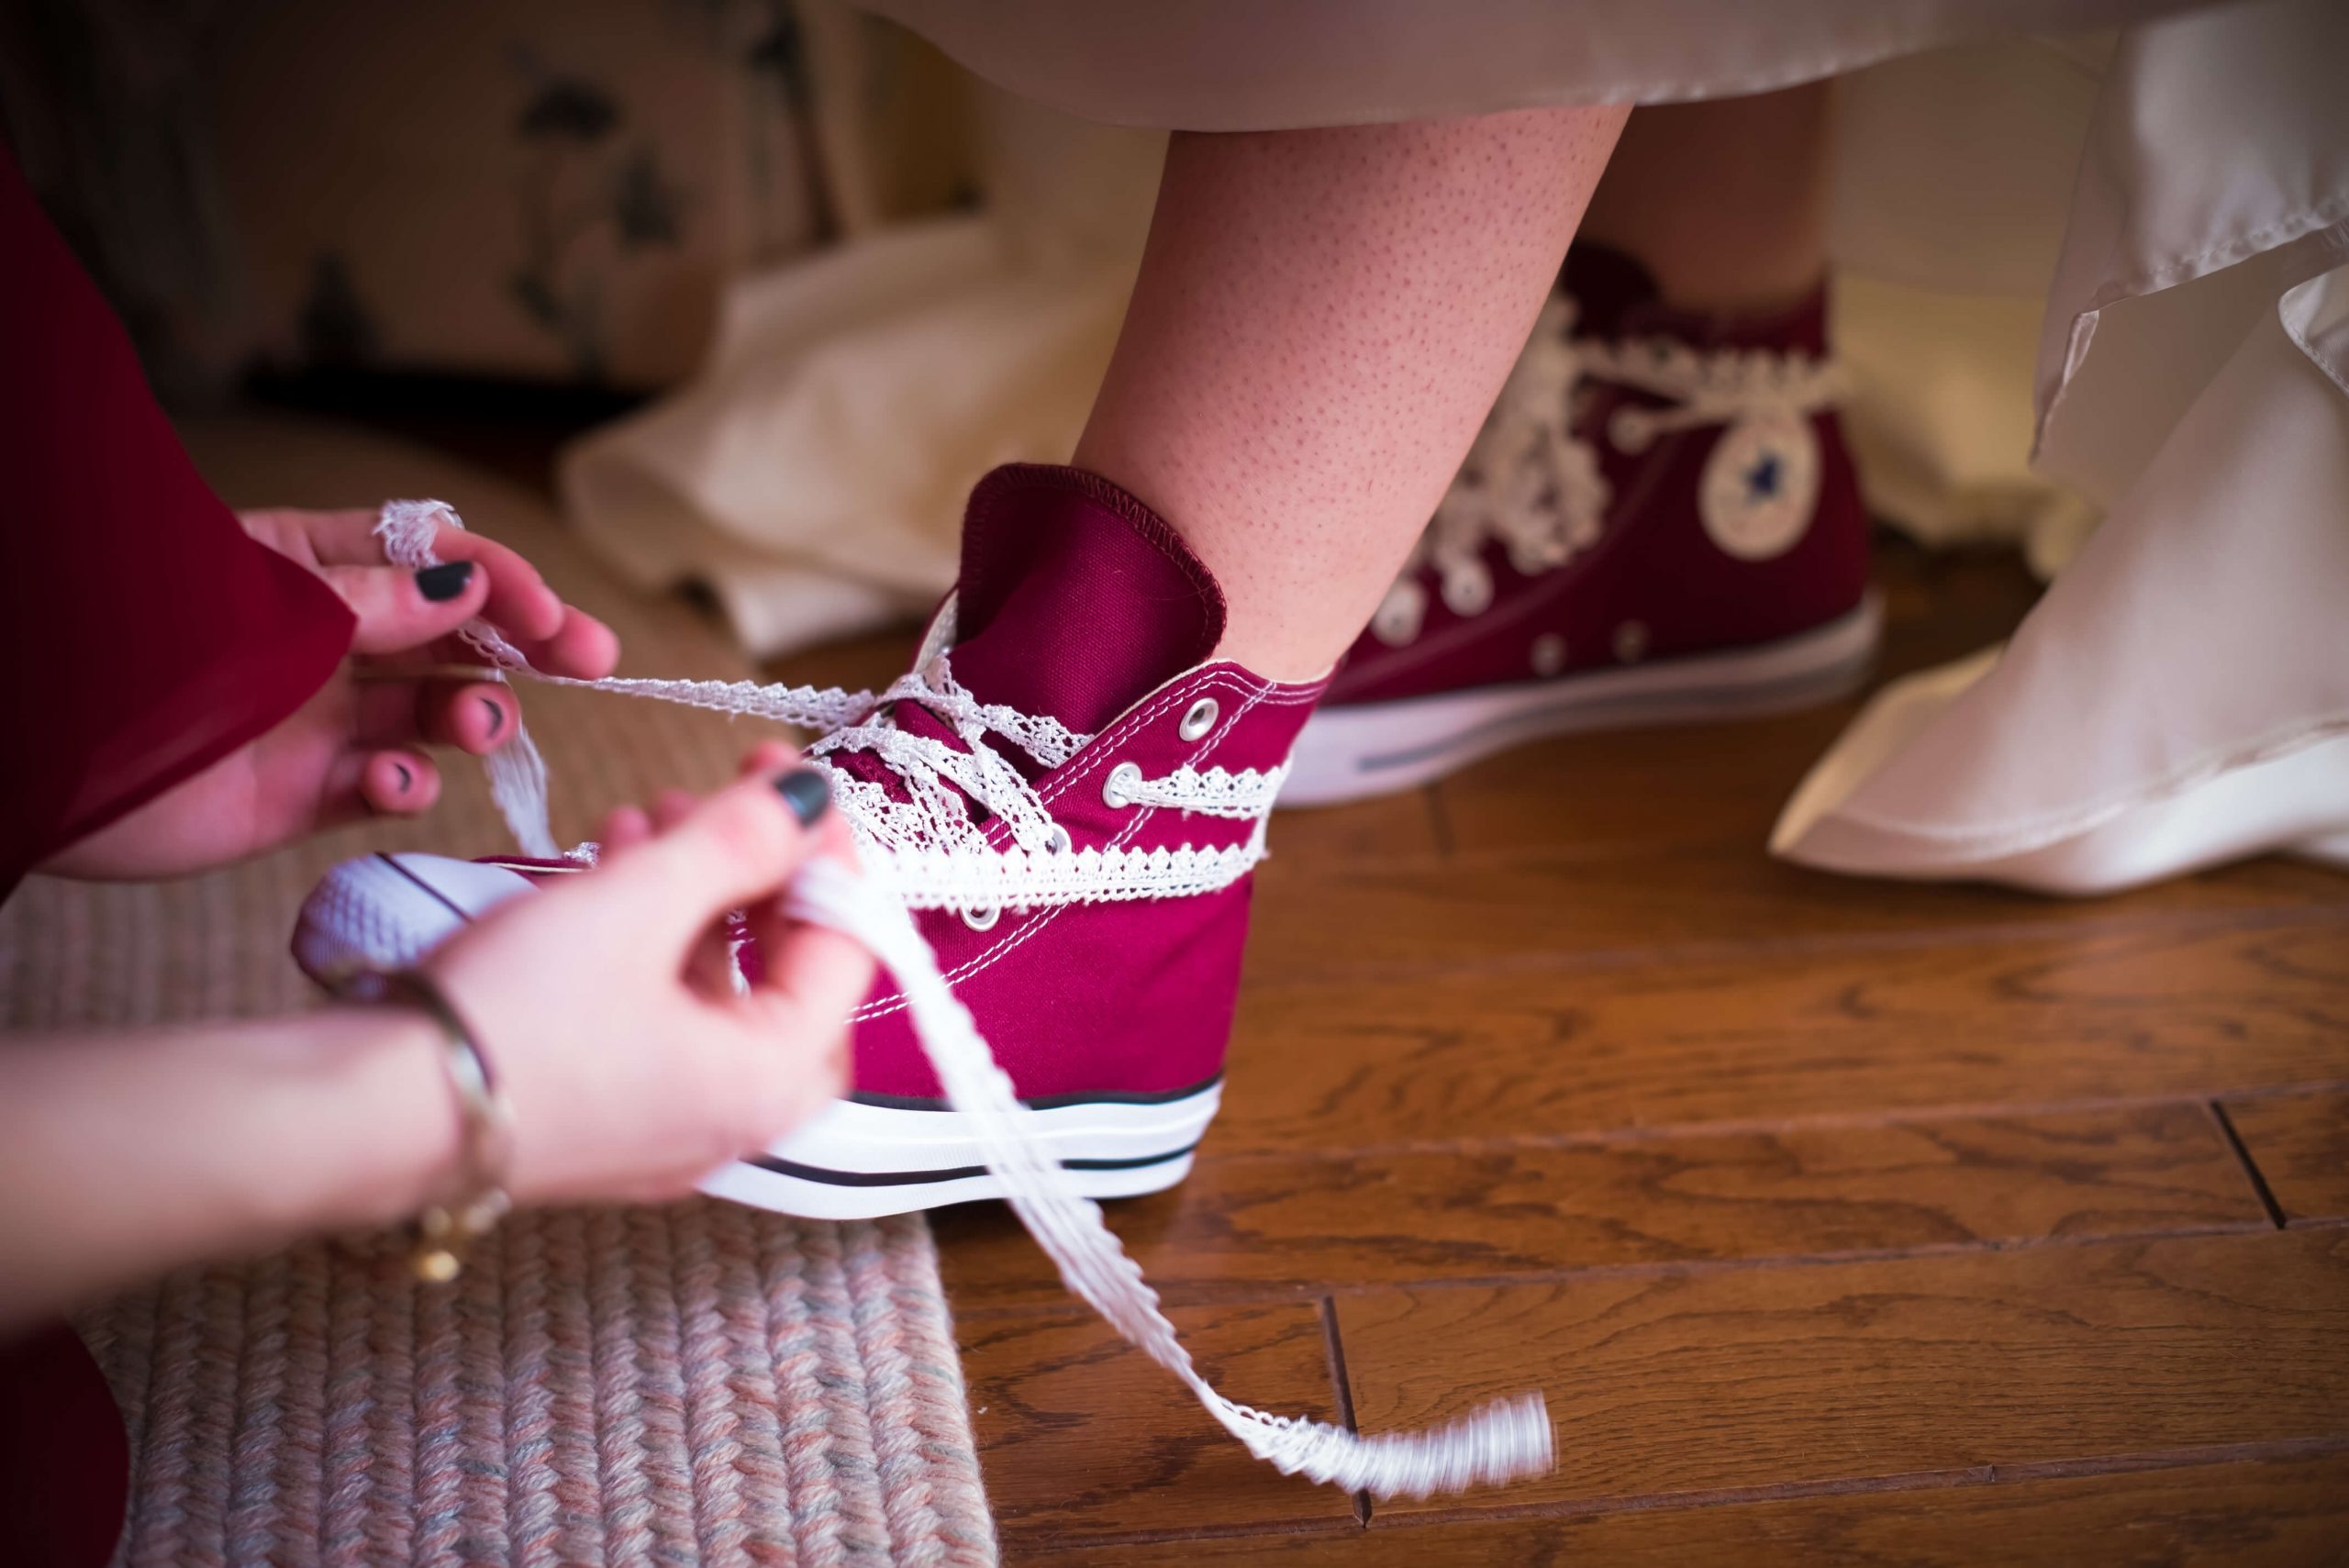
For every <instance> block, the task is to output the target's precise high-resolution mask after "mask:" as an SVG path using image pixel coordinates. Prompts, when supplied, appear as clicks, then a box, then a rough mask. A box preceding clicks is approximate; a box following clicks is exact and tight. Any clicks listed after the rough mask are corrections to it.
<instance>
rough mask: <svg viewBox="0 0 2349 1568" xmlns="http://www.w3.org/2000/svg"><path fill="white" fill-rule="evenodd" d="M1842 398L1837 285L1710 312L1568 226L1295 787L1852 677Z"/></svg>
mask: <svg viewBox="0 0 2349 1568" xmlns="http://www.w3.org/2000/svg"><path fill="white" fill-rule="evenodd" d="M1833 395H1834V375H1833V371H1832V367H1831V365H1830V364H1829V363H1828V361H1827V358H1826V298H1825V292H1824V290H1821V291H1820V293H1818V294H1815V295H1813V296H1812V297H1811V298H1810V299H1809V300H1808V301H1806V302H1805V303H1804V304H1803V305H1801V306H1798V307H1797V308H1796V309H1794V310H1792V311H1789V312H1787V314H1785V315H1784V316H1781V317H1776V318H1774V319H1767V320H1754V321H1740V322H1715V321H1709V320H1706V319H1703V318H1699V317H1688V316H1686V315H1682V314H1679V313H1675V312H1672V311H1668V310H1666V309H1664V306H1662V304H1661V303H1660V302H1659V301H1658V300H1657V298H1656V296H1655V288H1654V284H1653V282H1652V281H1651V280H1650V279H1649V278H1648V276H1647V274H1646V272H1645V271H1644V270H1643V269H1642V268H1641V267H1640V266H1639V265H1638V264H1637V263H1636V262H1633V261H1631V260H1630V259H1628V258H1626V257H1624V256H1621V255H1620V254H1617V253H1615V252H1612V251H1609V250H1603V249H1601V248H1598V247H1587V246H1586V247H1577V248H1576V249H1575V250H1574V251H1573V252H1572V253H1570V254H1569V255H1568V257H1567V261H1566V267H1565V272H1564V276H1563V277H1562V279H1561V280H1560V289H1559V292H1557V293H1556V294H1553V295H1552V296H1551V299H1550V301H1549V304H1548V305H1547V306H1545V307H1544V309H1543V311H1542V318H1541V321H1540V324H1539V325H1538V326H1537V327H1536V328H1535V331H1534V335H1533V339H1532V340H1531V342H1530V343H1529V344H1528V345H1527V347H1526V350H1525V352H1524V354H1523V355H1521V356H1520V359H1519V361H1518V364H1517V368H1516V370H1515V371H1514V372H1513V373H1511V375H1510V378H1509V382H1508V386H1507V387H1506V388H1505V389H1504V391H1503V392H1502V395H1501V397H1500V399H1499V401H1498V402H1497V404H1496V405H1495V406H1494V409H1493V413H1492V416H1491V417H1490V418H1489V419H1487V420H1486V425H1485V428H1484V429H1483V431H1482V432H1481V433H1480V434H1479V435H1478V437H1477V439H1476V444H1475V449H1474V450H1472V451H1471V452H1470V454H1469V457H1468V461H1467V462H1466V463H1465V464H1464V466H1463V467H1462V469H1461V473H1460V475H1459V477H1458V478H1457V479H1455V480H1454V481H1453V486H1452V489H1451V491H1450V492H1449V493H1448V494H1447V495H1445V497H1444V499H1443V502H1442V505H1441V506H1439V507H1438V508H1437V511H1436V515H1435V517H1434V519H1433V520H1432V521H1431V523H1430V524H1429V526H1428V529H1427V532H1426V533H1425V534H1424V535H1423V536H1422V537H1421V539H1420V540H1419V545H1418V546H1417V548H1415V549H1414V550H1413V551H1412V554H1411V559H1410V561H1409V562H1408V563H1407V564H1406V565H1405V567H1404V570H1403V573H1402V574H1401V575H1400V576H1399V577H1398V578H1397V580H1396V583H1395V586H1394V587H1393V588H1392V589H1391V590H1389V592H1388V594H1387V595H1386V600H1385V601H1384V602H1383V603H1382V604H1381V605H1380V606H1379V609H1378V613H1377V614H1376V615H1375V617H1372V620H1371V624H1370V626H1369V628H1367V629H1366V630H1364V633H1363V635H1362V637H1361V638H1360V639H1358V640H1357V641H1356V642H1355V644H1354V646H1353V649H1352V650H1351V651H1349V652H1348V653H1347V655H1346V658H1345V662H1343V663H1342V664H1341V665H1340V667H1339V669H1338V673H1337V675H1336V677H1335V679H1334V680H1333V681H1332V682H1331V683H1330V692H1329V695H1328V696H1327V697H1326V698H1325V699H1324V700H1323V702H1322V704H1321V707H1320V711H1319V713H1318V714H1317V715H1316V716H1315V717H1314V719H1313V722H1312V723H1311V724H1310V725H1308V727H1307V728H1306V731H1305V734H1304V736H1303V738H1302V739H1301V740H1299V741H1298V743H1297V757H1296V762H1295V767H1294V769H1293V772H1292V773H1291V776H1290V779H1289V782H1288V784H1287V787H1286V789H1285V790H1284V791H1283V792H1282V795H1281V800H1282V804H1284V805H1288V806H1297V805H1315V804H1326V803H1330V802H1336V801H1343V800H1354V799H1360V798H1363V797H1366V796H1370V795H1384V794H1387V793H1390V792H1392V791H1395V790H1400V789H1408V788H1411V787H1413V786H1415V785H1418V784H1424V783H1426V782H1428V781H1429V780H1431V779H1434V778H1440V777H1442V775H1444V774H1446V773H1451V772H1452V771H1453V770H1454V769H1456V768H1459V767H1461V766H1464V764H1466V763H1468V762H1474V761H1475V760H1476V759H1477V758H1479V757H1483V756H1486V755H1489V754H1490V753H1492V752H1495V751H1504V750H1506V749H1508V748H1509V747H1512V746H1516V745H1520V744H1522V743H1523V742H1525V741H1527V740H1534V739H1536V738H1538V737H1541V736H1544V735H1554V734H1560V733H1564V732H1566V731H1570V730H1581V729H1598V728H1616V727H1620V726H1625V725H1632V724H1653V723H1673V722H1682V721H1693V720H1701V719H1712V718H1722V717H1741V716H1746V715H1753V714H1761V713H1768V712H1776V711H1780V710H1783V709H1786V708H1789V707H1795V706H1805V705H1808V704H1811V703H1815V702H1823V701H1827V700H1830V699H1831V698H1833V697H1836V696H1839V695H1842V694H1843V693H1845V692H1847V691H1849V690H1851V689H1852V688H1853V687H1854V685H1856V684H1858V682H1859V681H1860V680H1861V679H1862V678H1863V677H1864V676H1865V673H1866V669H1867V665H1868V662H1869V660H1870V659H1871V657H1872V656H1873V654H1874V651H1875V647H1876V631H1877V617H1876V607H1875V604H1874V601H1873V600H1872V599H1871V598H1870V597H1869V595H1868V592H1867V528H1868V525H1867V517H1866V514H1865V511H1864V510H1863V508H1862V506H1861V503H1860V495H1859V489H1858V485H1857V483H1856V480H1855V478H1854V474H1853V471H1852V462H1851V458H1850V455H1849V454H1848V453H1847V452H1846V450H1844V445H1843V439H1842V430H1841V428H1840V426H1839V424H1838V422H1837V419H1836V417H1835V414H1834V412H1833V411H1832V409H1831V406H1830V402H1831V398H1832V396H1833Z"/></svg>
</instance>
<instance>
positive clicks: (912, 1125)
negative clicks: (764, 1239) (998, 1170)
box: [701, 1079, 1223, 1219]
mask: <svg viewBox="0 0 2349 1568" xmlns="http://www.w3.org/2000/svg"><path fill="white" fill-rule="evenodd" d="M1222 1100H1223V1084H1222V1081H1221V1080H1220V1079H1219V1080H1217V1081H1215V1082H1213V1083H1209V1084H1202V1085H1201V1086H1200V1087H1198V1088H1197V1089H1195V1090H1192V1091H1190V1092H1188V1093H1186V1094H1182V1095H1174V1096H1171V1097H1168V1098H1164V1099H1152V1100H1146V1101H1127V1100H1085V1101H1079V1102H1075V1103H1067V1104H1052V1105H1045V1106H1037V1107H1034V1110H1033V1116H1034V1120H1035V1124H1036V1127H1037V1134H1038V1141H1039V1143H1040V1144H1041V1147H1042V1148H1043V1149H1044V1151H1046V1152H1048V1153H1049V1154H1051V1155H1052V1158H1054V1159H1056V1160H1058V1161H1059V1162H1061V1165H1062V1168H1063V1169H1064V1170H1065V1171H1067V1172H1068V1173H1069V1177H1070V1180H1071V1182H1072V1183H1073V1184H1074V1186H1075V1188H1076V1190H1077V1192H1078V1193H1079V1194H1081V1195H1084V1196H1085V1197H1090V1198H1119V1197H1136V1196H1139V1195H1141V1194H1143V1193H1154V1192H1162V1191H1163V1190H1165V1189H1166V1188H1168V1187H1171V1186H1173V1185H1175V1184H1176V1183H1178V1182H1180V1181H1181V1180H1182V1179H1183V1178H1184V1177H1186V1176H1187V1175H1189V1174H1190V1173H1191V1157H1192V1154H1191V1151H1193V1150H1195V1149H1197V1147H1198V1144H1199V1140H1200V1139H1202V1138H1204V1137H1206V1136H1207V1130H1208V1123H1210V1122H1212V1121H1213V1120H1214V1119H1215V1113H1216V1108H1217V1107H1218V1106H1219V1105H1220V1104H1221V1103H1222ZM701 1190H702V1191H703V1192H705V1193H707V1194H708V1195H710V1196H712V1197H722V1198H728V1199H730V1200H732V1201H733V1202H735V1203H744V1204H749V1205H751V1207H754V1208H769V1209H774V1210H775V1211H776V1212H778V1213H782V1214H792V1215H797V1216H799V1217H800V1218H804V1219H877V1218H881V1217H883V1216H885V1215H891V1214H910V1213H912V1212H914V1211H915V1210H917V1209H925V1208H943V1207H946V1206H947V1205H948V1204H956V1203H975V1202H979V1201H981V1200H983V1199H986V1198H999V1197H1002V1196H1004V1195H1005V1193H1004V1189H1003V1185H1002V1184H1001V1182H1000V1181H999V1180H998V1179H997V1178H996V1174H995V1173H994V1172H992V1171H990V1170H988V1169H987V1168H986V1166H985V1162H984V1161H983V1160H982V1159H981V1158H980V1155H979V1149H978V1144H977V1143H976V1141H975V1140H973V1139H972V1137H971V1136H970V1132H969V1130H968V1129H967V1127H966V1126H965V1124H964V1122H963V1116H962V1113H961V1112H959V1111H952V1110H948V1109H945V1108H943V1107H941V1108H938V1109H930V1108H928V1107H918V1108H910V1107H907V1106H896V1105H873V1104H868V1103H866V1102H864V1101H861V1100H835V1101H833V1102H832V1103H831V1104H830V1105H829V1106H826V1107H825V1108H824V1109H823V1110H822V1111H819V1112H818V1113H817V1115H816V1116H815V1117H814V1118H812V1119H811V1120H809V1121H808V1122H807V1124H806V1125H805V1126H803V1127H800V1128H799V1129H796V1130H795V1131H794V1132H793V1133H792V1134H791V1135H790V1136H789V1137H787V1138H785V1139H783V1140H781V1141H779V1142H777V1143H775V1144H774V1146H773V1147H771V1148H770V1149H769V1150H768V1151H766V1153H764V1154H763V1155H760V1156H758V1157H756V1158H754V1159H750V1160H737V1161H735V1162H732V1163H730V1164H728V1165H726V1166H725V1167H723V1168H722V1169H720V1170H718V1171H715V1172H713V1173H710V1174H709V1175H708V1176H707V1177H706V1178H704V1179H703V1181H702V1183H701Z"/></svg>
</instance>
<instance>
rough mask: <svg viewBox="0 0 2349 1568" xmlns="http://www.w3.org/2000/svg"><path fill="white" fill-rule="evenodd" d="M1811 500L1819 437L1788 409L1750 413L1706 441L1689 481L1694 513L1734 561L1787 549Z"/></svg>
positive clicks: (1814, 500)
mask: <svg viewBox="0 0 2349 1568" xmlns="http://www.w3.org/2000/svg"><path fill="white" fill-rule="evenodd" d="M1818 504H1819V438H1818V437H1817V436H1816V435H1814V434H1813V433H1812V431H1811V428H1810V421H1809V419H1806V418H1804V417H1801V416H1799V415H1795V414H1778V413H1770V414H1753V415H1749V416H1747V417H1745V418H1742V419H1740V420H1739V421H1738V422H1737V423H1736V424H1734V425H1732V426H1731V427H1730V428H1728V429H1727V430H1726V431H1724V432H1723V433H1722V435H1721V439H1720V440H1718V441H1716V442H1714V443H1713V455H1712V456H1711V457H1709V458H1708V459H1706V460H1705V476H1704V478H1703V479H1701V480H1699V481H1698V484H1697V515H1698V517H1700V518H1702V519H1703V521H1704V525H1705V533H1706V536H1707V537H1708V538H1709V539H1711V540H1712V541H1713V542H1714V543H1715V544H1717V545H1719V546H1720V547H1721V550H1723V551H1724V552H1725V553H1727V554H1730V555H1733V556H1735V557H1737V559H1738V560H1740V561H1767V560H1769V559H1770V558H1771V557H1772V556H1776V555H1784V554H1785V553H1786V552H1787V550H1792V549H1793V548H1794V547H1795V544H1796V542H1797V541H1798V540H1799V539H1801V538H1802V536H1803V531H1804V530H1805V529H1806V528H1809V527H1810V515H1811V513H1812V511H1813V510H1815V509H1816V508H1817V506H1818Z"/></svg>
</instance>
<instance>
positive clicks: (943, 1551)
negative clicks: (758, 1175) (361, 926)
mask: <svg viewBox="0 0 2349 1568" xmlns="http://www.w3.org/2000/svg"><path fill="white" fill-rule="evenodd" d="M938 1288H939V1286H938V1276H937V1271H936V1264H935V1259H934V1257H933V1255H932V1253H931V1251H930V1240H929V1236H928V1233H927V1231H926V1229H924V1227H923V1226H922V1225H921V1223H920V1222H919V1221H918V1220H914V1219H908V1220H902V1221H888V1222H885V1223H881V1224H862V1225H817V1224H810V1225H800V1224H796V1223H794V1222H792V1221H789V1220H785V1219H781V1218H777V1217H774V1216H770V1215H764V1214H759V1213H755V1212H753V1211H751V1210H749V1209H744V1208H740V1207H734V1206H731V1205H727V1204H719V1203H713V1202H709V1201H707V1200H700V1201H696V1202H693V1203H688V1204H683V1205H678V1206H674V1207H667V1208H658V1209H651V1208H637V1209H605V1210H591V1211H584V1212H581V1211H564V1212H556V1213H549V1214H535V1215H524V1216H520V1217H518V1218H516V1219H515V1220H514V1221H512V1222H511V1223H509V1224H508V1225H507V1227H506V1228H505V1229H503V1230H502V1231H501V1232H500V1233H499V1235H498V1236H496V1237H495V1238H494V1239H493V1241H492V1244H491V1245H490V1246H489V1247H488V1248H487V1249H486V1250H485V1251H483V1252H482V1253H481V1254H480V1256H479V1257H478V1258H477V1259H476V1261H475V1262H474V1264H473V1267H471V1268H469V1269H468V1270H467V1271H466V1273H464V1274H463V1275H462V1277H461V1278H460V1279H459V1281H458V1282H457V1283H456V1284H454V1285H452V1286H446V1287H434V1286H419V1285H417V1284H414V1283H413V1282H412V1280H411V1279H410V1278H409V1277H408V1276H407V1274H406V1270H405V1269H404V1267H403V1266H402V1262H401V1259H400V1258H399V1256H398V1255H397V1253H396V1251H395V1250H393V1249H391V1248H389V1247H387V1246H385V1245H384V1244H383V1243H382V1242H380V1241H371V1242H362V1243H359V1244H335V1243H321V1244H317V1245H312V1246H306V1247H302V1248H298V1249H296V1250H295V1251H290V1252H286V1253H284V1254H281V1255H278V1256H275V1257H272V1258H269V1259H266V1260H263V1261H262V1262H258V1263H253V1264H249V1265H239V1266H227V1267H216V1268H209V1269H200V1270H191V1271H186V1272H184V1273H178V1274H175V1275H173V1276H172V1277H170V1278H168V1279H166V1280H164V1281H162V1282H161V1283H160V1284H157V1285H155V1286H153V1287H152V1288H150V1289H144V1290H140V1291H138V1292H135V1293H132V1294H130V1295H128V1296H124V1297H122V1298H121V1299H119V1300H117V1301H116V1302H113V1303H111V1304H109V1305H108V1306H106V1307H104V1308H101V1309H99V1310H96V1311H94V1312H92V1313H89V1314H87V1315H86V1316H85V1317H84V1318H83V1319H82V1323H81V1327H82V1329H83V1334H84V1336H85V1337H86V1338H87V1339H88V1340H89V1342H90V1345H91V1348H92V1350H93V1351H94V1352H95V1354H96V1356H97V1359H98V1362H99V1364H100V1366H102V1367H103V1368H104V1369H105V1370H106V1376H107V1378H108V1380H109V1381H110V1382H111V1383H112V1384H113V1385H114V1388H115V1390H116V1395H117V1399H118V1400H119V1402H120V1404H121V1406H122V1408H123V1410H124V1412H125V1415H126V1418H127V1419H128V1424H129V1429H130V1446H131V1452H132V1456H133V1458H132V1477H131V1496H132V1497H133V1499H134V1503H133V1508H132V1517H131V1521H130V1529H129V1531H128V1536H127V1538H126V1540H125V1541H124V1544H123V1548H122V1552H121V1559H120V1560H122V1561H125V1562H129V1563H133V1564H146V1563H153V1564H179V1563H203V1564H210V1563H306V1562H325V1563H350V1564H362V1563H364V1564H377V1563H398V1564H408V1563H419V1564H421V1563H436V1564H437V1563H460V1562H478V1563H500V1564H504V1563H516V1564H532V1565H537V1564H547V1565H552V1564H571V1563H607V1562H608V1563H711V1564H715V1563H806V1564H816V1563H825V1564H834V1563H837V1564H851V1563H937V1564H947V1563H955V1564H960V1563H981V1562H991V1561H992V1560H993V1542H992V1536H991V1532H990V1527H989V1524H988V1520H987V1513H986V1507H985V1499H984V1497H983V1496H982V1495H981V1493H980V1491H979V1486H978V1473H977V1468H976V1463H975V1461H974V1456H973V1454H972V1451H971V1434H970V1429H969V1425H968V1421H967V1418H966V1416H965V1409H964V1404H963V1381H962V1375H961V1372H960V1369H959V1367H958V1365H957V1362H956V1359H955V1351H954V1345H953V1341H952V1337H951V1335H950V1334H949V1333H948V1332H947V1331H946V1318H945V1314H944V1312H943V1310H942V1308H941V1303H940V1301H939V1297H938Z"/></svg>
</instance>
